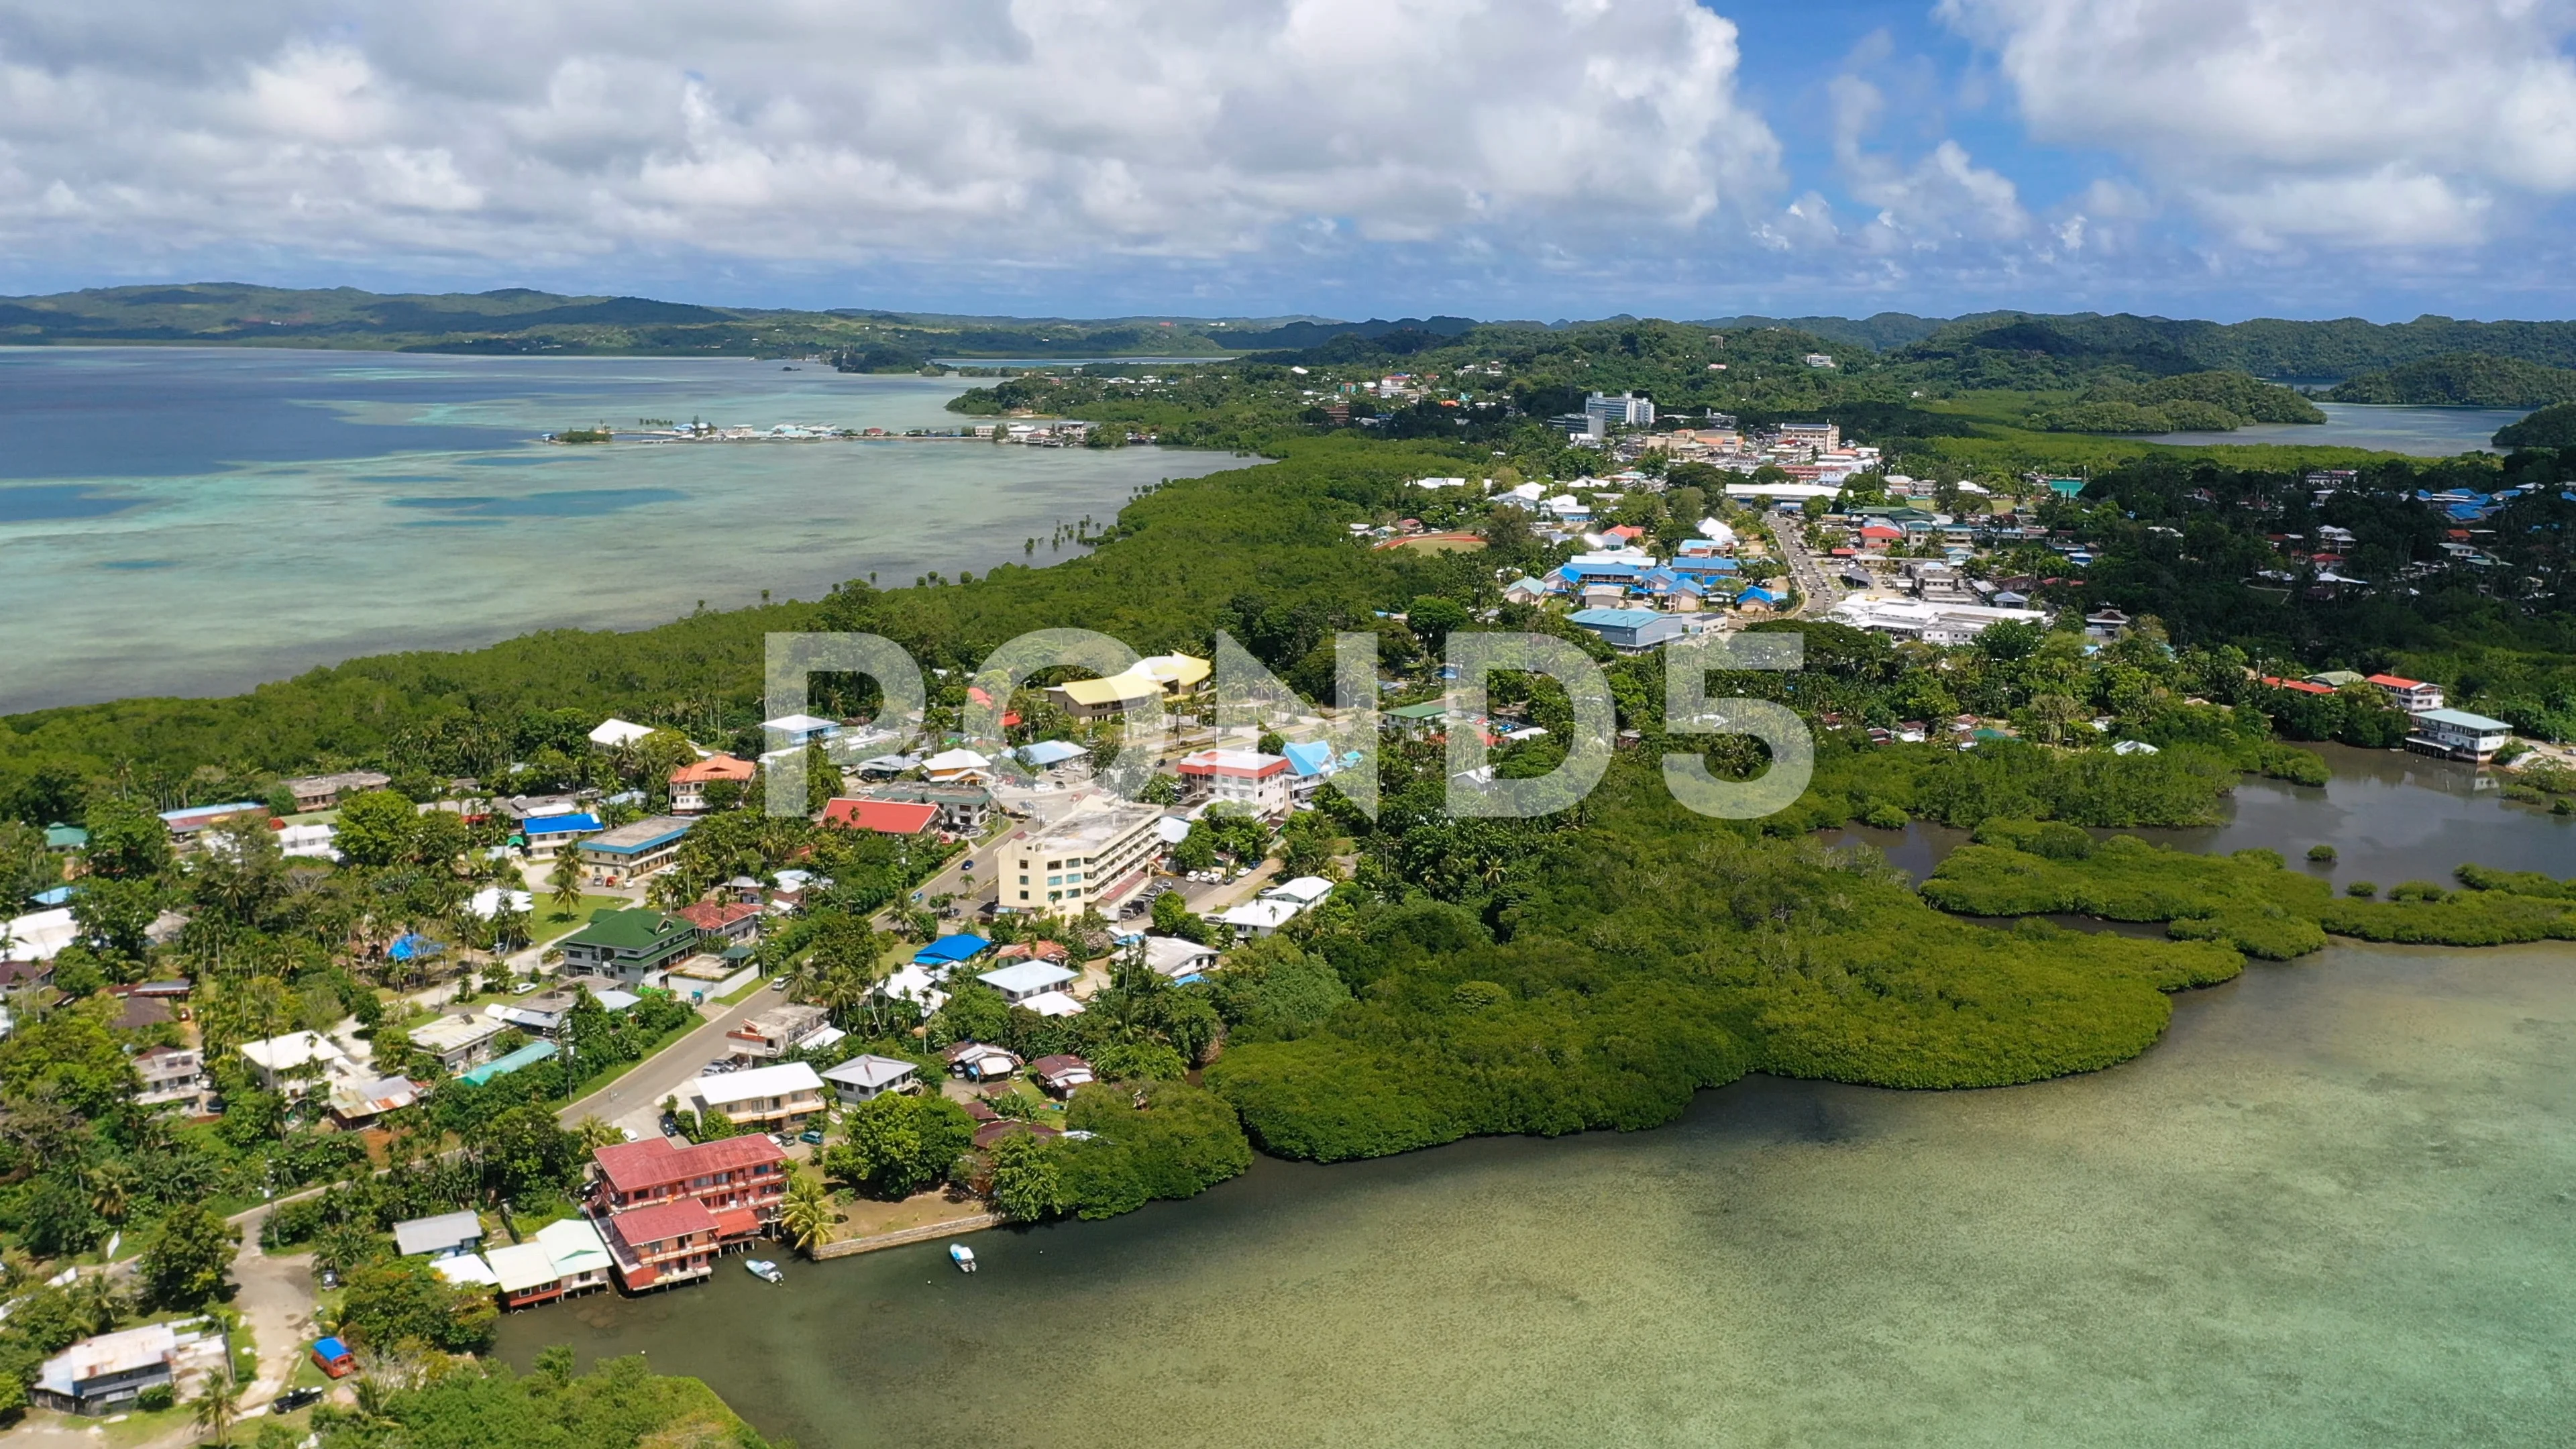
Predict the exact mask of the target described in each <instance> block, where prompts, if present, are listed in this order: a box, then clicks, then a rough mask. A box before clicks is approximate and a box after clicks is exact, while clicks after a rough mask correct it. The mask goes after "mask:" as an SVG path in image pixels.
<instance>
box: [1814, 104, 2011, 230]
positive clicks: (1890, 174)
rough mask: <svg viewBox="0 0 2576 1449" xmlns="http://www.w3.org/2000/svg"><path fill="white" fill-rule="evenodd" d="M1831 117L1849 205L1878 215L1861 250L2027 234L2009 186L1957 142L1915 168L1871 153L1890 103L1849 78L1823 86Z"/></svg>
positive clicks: (1945, 140) (1927, 156)
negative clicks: (1868, 208) (1870, 209)
mask: <svg viewBox="0 0 2576 1449" xmlns="http://www.w3.org/2000/svg"><path fill="white" fill-rule="evenodd" d="M1826 94H1827V96H1828V97H1829V98H1830V100H1831V101H1832V104H1833V112H1834V158H1835V161H1836V163H1837V164H1838V165H1839V166H1840V167H1841V168H1842V172H1843V179H1844V182H1845V184H1846V185H1847V186H1848V187H1849V188H1850V190H1851V194H1852V196H1853V197H1854V199H1856V200H1858V201H1860V202H1861V203H1863V204H1864V205H1868V206H1873V207H1876V208H1878V217H1877V219H1876V220H1875V221H1874V222H1873V223H1872V224H1871V225H1870V226H1869V227H1868V228H1866V229H1865V230H1864V231H1863V233H1862V237H1863V240H1864V243H1865V244H1867V245H1869V246H1871V247H1873V248H1874V249H1879V250H1894V249H1898V248H1913V249H1921V248H1930V247H1938V246H1940V245H1942V244H1943V243H1945V242H1948V241H1953V240H1957V239H1961V238H1966V239H1971V240H1976V241H1983V242H2008V241H2014V240H2017V239H2019V238H2020V237H2022V236H2023V235H2025V234H2026V233H2028V232H2029V230H2030V214H2029V213H2028V212H2026V211H2024V210H2023V209H2022V205H2021V196H2020V192H2019V190H2018V189H2017V188H2016V187H2015V186H2014V185H2013V183H2012V180H2011V178H2009V177H2007V176H2005V175H2003V174H2002V173H2001V172H1998V171H1995V170H1993V169H1991V168H1989V167H1984V166H1979V165H1977V164H1976V163H1975V162H1974V161H1973V160H1971V159H1970V158H1969V156H1968V152H1967V150H1966V149H1965V148H1964V147H1962V146H1960V145H1959V143H1958V142H1956V141H1953V140H1950V139H1948V138H1946V137H1945V138H1943V139H1942V140H1941V141H1940V142H1939V143H1938V144H1937V145H1935V146H1934V147H1933V148H1932V149H1931V151H1929V152H1928V153H1926V154H1925V155H1924V156H1923V157H1922V158H1921V159H1920V160H1918V161H1916V162H1915V163H1914V164H1913V165H1912V166H1906V165H1904V164H1903V163H1902V162H1900V161H1898V160H1896V159H1895V158H1893V157H1890V156H1888V155H1886V154H1884V153H1881V152H1877V151H1872V150H1870V149H1868V147H1867V145H1866V142H1867V141H1868V139H1869V137H1870V135H1871V133H1872V132H1874V131H1876V130H1877V129H1878V123H1879V119H1880V117H1881V116H1882V115H1883V114H1884V113H1885V111H1886V109H1887V99H1886V97H1885V96H1884V95H1883V94H1881V92H1880V91H1879V89H1878V87H1877V86H1875V85H1872V84H1871V83H1870V82H1868V81H1866V80H1863V79H1861V78H1860V77H1859V76H1856V75H1851V74H1843V75H1838V76H1835V77H1834V78H1833V80H1832V81H1830V82H1829V83H1828V84H1827V86H1826Z"/></svg>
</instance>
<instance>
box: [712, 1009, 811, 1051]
mask: <svg viewBox="0 0 2576 1449" xmlns="http://www.w3.org/2000/svg"><path fill="white" fill-rule="evenodd" d="M831 1025H832V1014H831V1013H830V1012H828V1011H825V1010H824V1009H823V1008H821V1007H819V1006H806V1005H799V1004H795V1003H788V1004H785V1005H780V1006H773V1007H770V1008H768V1009H767V1010H765V1011H759V1012H754V1013H753V1014H752V1015H750V1016H746V1017H744V1018H743V1019H742V1023H741V1025H739V1026H736V1027H735V1028H734V1029H733V1030H731V1031H729V1032H726V1033H725V1047H726V1049H727V1050H729V1051H731V1052H732V1053H733V1056H734V1060H735V1061H739V1062H766V1061H775V1060H777V1059H778V1058H780V1057H783V1056H785V1055H787V1054H788V1053H789V1052H793V1051H798V1050H801V1049H803V1047H804V1046H805V1044H806V1043H807V1042H809V1041H811V1040H812V1039H813V1038H814V1037H815V1036H816V1035H818V1034H819V1033H822V1032H824V1031H828V1030H830V1029H831Z"/></svg>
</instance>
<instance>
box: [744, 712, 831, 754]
mask: <svg viewBox="0 0 2576 1449" xmlns="http://www.w3.org/2000/svg"><path fill="white" fill-rule="evenodd" d="M760 728H761V738H762V739H765V740H767V741H768V742H769V748H770V749H771V750H773V751H776V750H801V749H803V748H805V747H806V746H807V745H810V744H815V743H818V742H820V741H823V740H828V739H830V738H831V737H832V736H834V735H837V734H839V733H840V732H841V724H840V721H838V720H828V719H825V718H823V717H822V716H820V715H811V714H783V715H780V716H779V717H778V718H776V719H765V720H762V721H761V722H760Z"/></svg>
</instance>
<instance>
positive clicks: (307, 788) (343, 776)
mask: <svg viewBox="0 0 2576 1449" xmlns="http://www.w3.org/2000/svg"><path fill="white" fill-rule="evenodd" d="M393 782H394V777H393V776H391V775H387V774H384V773H381V772H379V771H376V770H344V771H342V772H341V773H339V774H336V775H299V776H297V777H296V778H295V779H292V780H286V781H281V782H280V786H281V788H283V789H284V790H285V791H286V793H288V794H290V795H292V796H294V797H295V808H296V811H297V812H298V813H299V814H300V813H304V812H309V811H314V810H329V809H332V808H333V807H335V806H337V805H338V804H339V803H340V801H341V800H342V799H343V798H344V797H346V796H350V795H355V794H358V793H360V792H362V791H366V790H381V789H383V788H384V787H386V786H387V785H390V784H392V783H393Z"/></svg>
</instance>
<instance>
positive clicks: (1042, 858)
mask: <svg viewBox="0 0 2576 1449" xmlns="http://www.w3.org/2000/svg"><path fill="white" fill-rule="evenodd" d="M1281 768H1282V769H1285V768H1286V762H1285V761H1282V762H1281ZM1162 819H1163V811H1162V808H1161V807H1160V806H1155V805H1131V804H1127V803H1124V802H1094V803H1093V804H1092V805H1091V807H1090V808H1088V809H1083V810H1077V811H1075V812H1074V813H1072V814H1070V815H1068V816H1066V817H1065V818H1064V819H1062V820H1059V821H1057V822H1055V823H1054V824H1052V825H1048V826H1046V827H1044V828H1043V829H1040V830H1036V831H1033V832H1030V833H1029V834H1026V835H1022V836H1020V837H1018V838H1016V839H1014V840H1012V841H1011V842H1009V844H1008V845H1007V847H1005V849H1004V850H1003V852H1002V856H1003V859H1002V862H1001V864H1000V865H999V867H998V868H997V873H998V874H999V875H1000V876H1001V893H1000V896H999V900H1000V903H1001V906H1002V909H1004V910H1011V911H1033V912H1037V913H1040V914H1048V915H1057V914H1060V915H1077V916H1078V915H1080V914H1081V913H1082V912H1083V911H1084V910H1085V909H1086V908H1089V907H1095V906H1096V907H1098V908H1100V909H1101V911H1102V912H1103V913H1104V914H1106V913H1107V911H1108V910H1109V908H1110V906H1111V905H1112V904H1114V903H1115V902H1116V901H1117V900H1118V899H1119V898H1120V897H1123V896H1125V895H1126V894H1127V893H1129V892H1130V891H1132V890H1134V889H1135V888H1136V887H1137V886H1139V885H1142V884H1144V882H1145V877H1146V875H1147V874H1148V873H1149V872H1150V871H1151V870H1152V868H1153V864H1154V861H1155V859H1156V858H1157V857H1158V856H1160V855H1161V854H1162V838H1161V836H1160V835H1159V834H1158V833H1157V831H1156V827H1157V826H1158V825H1160V824H1161V822H1162Z"/></svg>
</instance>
